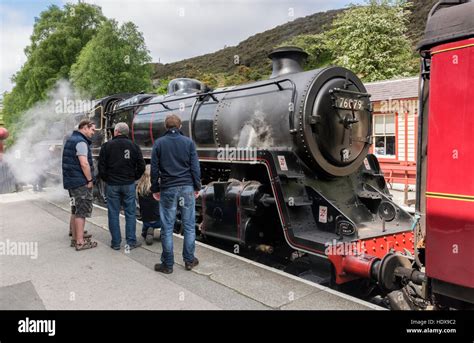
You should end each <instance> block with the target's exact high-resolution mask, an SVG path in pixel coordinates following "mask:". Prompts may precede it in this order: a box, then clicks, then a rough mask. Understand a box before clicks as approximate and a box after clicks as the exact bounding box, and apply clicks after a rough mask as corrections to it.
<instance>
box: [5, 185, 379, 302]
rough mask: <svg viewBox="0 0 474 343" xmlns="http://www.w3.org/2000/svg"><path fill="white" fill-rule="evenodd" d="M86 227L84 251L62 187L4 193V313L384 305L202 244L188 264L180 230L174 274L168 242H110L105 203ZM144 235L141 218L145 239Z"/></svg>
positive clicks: (175, 237)
mask: <svg viewBox="0 0 474 343" xmlns="http://www.w3.org/2000/svg"><path fill="white" fill-rule="evenodd" d="M86 229H87V230H88V231H89V232H90V233H92V235H93V239H94V240H95V241H97V242H98V243H99V245H98V247H97V248H94V249H90V250H86V251H80V252H77V251H75V249H74V248H71V247H70V246H69V244H70V237H69V236H68V230H69V199H68V198H67V197H66V192H65V191H64V190H57V189H56V190H55V189H47V190H46V191H45V192H42V193H33V192H32V191H31V190H25V191H23V192H19V193H11V194H3V195H0V254H1V255H2V256H1V258H0V310H42V309H46V310H127V309H128V310H219V309H223V310H381V309H382V308H381V307H379V306H376V305H373V304H370V303H367V302H364V301H362V300H360V299H357V298H354V297H351V296H348V295H345V294H341V293H339V292H336V291H334V290H332V289H329V288H326V287H323V286H321V285H318V284H315V283H312V282H310V281H307V280H303V279H300V278H298V277H295V276H292V275H289V274H286V273H284V272H282V271H279V270H277V269H274V268H271V267H268V266H265V265H261V264H258V263H256V262H253V261H250V260H247V259H245V258H242V257H240V256H238V255H234V254H231V253H228V252H225V251H222V250H219V249H217V248H214V247H212V246H209V245H206V244H203V243H201V242H196V256H197V257H198V258H199V261H200V264H199V265H198V266H197V267H196V268H194V269H193V270H192V271H186V270H185V269H184V263H183V261H182V257H181V250H182V242H183V240H182V237H181V236H179V235H175V236H174V252H175V262H176V264H175V266H174V272H173V273H172V274H169V275H165V274H161V273H157V272H155V271H154V269H153V268H154V265H155V263H158V262H159V260H160V254H161V243H160V242H159V241H155V243H154V244H153V245H151V246H147V245H145V244H144V242H143V245H142V247H140V248H137V249H134V250H131V251H126V250H125V249H124V248H123V246H122V249H121V250H120V251H115V250H113V249H111V248H110V247H109V245H110V234H109V231H108V229H107V212H106V210H105V209H102V208H99V207H94V210H93V213H92V218H90V219H88V221H87V223H86ZM121 229H122V232H123V229H124V218H121ZM139 232H141V224H140V223H137V237H139V239H140V240H141V239H142V238H141V236H139ZM122 237H124V235H123V234H122ZM122 244H123V243H122Z"/></svg>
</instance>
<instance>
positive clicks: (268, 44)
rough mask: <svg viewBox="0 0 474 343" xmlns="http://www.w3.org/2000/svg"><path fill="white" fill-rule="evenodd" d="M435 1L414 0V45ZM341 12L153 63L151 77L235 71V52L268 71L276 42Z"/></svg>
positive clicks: (321, 26) (316, 28) (318, 28)
mask: <svg viewBox="0 0 474 343" xmlns="http://www.w3.org/2000/svg"><path fill="white" fill-rule="evenodd" d="M436 2H437V0H415V1H413V7H412V13H411V18H410V23H409V28H408V29H409V33H408V35H409V37H410V39H411V40H412V42H413V45H415V44H416V43H417V42H418V40H419V39H420V37H421V36H422V34H423V30H424V27H425V23H426V17H427V15H428V12H429V10H430V9H431V7H432V6H433V5H434V3H436ZM342 11H344V10H343V9H339V10H331V11H327V12H320V13H315V14H312V15H309V16H307V17H303V18H298V19H295V20H294V21H291V22H288V23H285V24H283V25H280V26H277V27H275V28H273V29H271V30H267V31H264V32H261V33H257V34H255V35H253V36H251V37H249V38H247V39H246V40H244V41H242V42H240V43H239V44H238V45H237V46H232V47H227V48H225V49H221V50H218V51H216V52H213V53H209V54H205V55H201V56H197V57H193V58H189V59H185V60H182V61H178V62H173V63H168V64H159V63H155V64H153V67H154V75H153V79H166V78H174V77H185V76H188V77H193V76H194V74H196V73H212V74H217V73H226V74H232V73H237V67H236V66H235V65H234V64H233V60H234V55H239V57H240V62H241V65H245V66H247V67H250V68H251V69H252V70H253V71H255V72H257V73H259V74H262V75H265V74H269V73H270V72H271V63H270V61H269V59H268V58H267V57H266V56H267V55H268V53H269V52H270V51H271V50H273V48H274V47H275V46H276V45H278V44H280V43H282V42H284V41H287V40H289V39H290V38H292V37H294V36H298V35H302V34H317V33H321V32H322V31H324V30H325V28H327V27H328V26H329V25H330V24H331V22H332V20H333V19H334V17H335V16H336V15H337V14H339V13H341V12H342Z"/></svg>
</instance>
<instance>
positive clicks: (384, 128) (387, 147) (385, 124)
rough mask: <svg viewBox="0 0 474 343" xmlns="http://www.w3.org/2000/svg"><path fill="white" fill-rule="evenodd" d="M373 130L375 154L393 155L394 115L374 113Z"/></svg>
mask: <svg viewBox="0 0 474 343" xmlns="http://www.w3.org/2000/svg"><path fill="white" fill-rule="evenodd" d="M373 132H374V153H375V155H377V156H386V157H395V115H394V114H376V115H374V130H373Z"/></svg>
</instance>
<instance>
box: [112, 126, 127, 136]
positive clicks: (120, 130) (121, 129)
mask: <svg viewBox="0 0 474 343" xmlns="http://www.w3.org/2000/svg"><path fill="white" fill-rule="evenodd" d="M114 130H115V131H117V132H118V133H119V134H121V135H124V136H128V133H129V132H130V129H129V128H128V125H127V123H117V124H115V127H114Z"/></svg>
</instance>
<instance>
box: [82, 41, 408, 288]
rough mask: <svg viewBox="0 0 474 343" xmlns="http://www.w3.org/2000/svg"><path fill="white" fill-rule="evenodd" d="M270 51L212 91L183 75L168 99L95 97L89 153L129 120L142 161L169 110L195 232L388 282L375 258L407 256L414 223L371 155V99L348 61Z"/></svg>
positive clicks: (341, 274) (341, 279)
mask: <svg viewBox="0 0 474 343" xmlns="http://www.w3.org/2000/svg"><path fill="white" fill-rule="evenodd" d="M269 57H270V58H271V59H272V62H273V72H272V74H271V76H270V78H269V79H268V80H264V81H259V82H255V83H250V84H246V85H241V86H233V87H225V88H219V89H215V90H211V89H208V88H207V87H206V86H205V85H204V84H203V83H201V82H199V81H197V80H193V79H187V78H180V79H175V80H173V81H171V82H170V83H169V87H168V94H166V95H160V96H157V95H155V94H133V95H130V94H122V95H114V96H111V97H107V98H104V99H101V100H100V101H99V102H98V106H97V107H96V108H95V110H94V111H92V112H91V115H90V117H91V118H92V119H93V120H95V121H96V123H97V127H98V129H99V131H100V132H99V134H98V135H96V138H95V139H96V145H95V147H94V149H93V153H94V156H96V157H97V156H98V154H99V151H100V143H102V142H103V141H105V140H107V139H109V138H110V136H111V132H112V130H113V126H114V125H115V124H116V123H118V122H127V123H129V125H130V128H131V134H130V135H131V137H130V138H131V139H132V140H133V141H135V142H136V143H137V144H139V145H140V147H141V148H142V151H143V155H144V157H145V159H150V156H151V150H152V146H153V143H154V141H155V140H156V139H157V138H158V137H160V136H161V135H162V134H163V133H164V131H165V127H164V120H165V118H166V116H167V115H169V114H171V113H177V114H178V115H179V116H180V117H181V118H182V132H183V133H184V134H185V135H187V136H189V137H190V138H192V140H193V141H194V142H195V144H196V147H197V152H198V155H199V160H200V165H201V171H202V184H203V189H202V190H201V192H200V197H199V199H198V201H197V205H196V206H197V213H198V218H197V219H198V221H197V223H198V225H197V230H198V231H199V233H200V234H202V235H203V236H205V237H214V238H219V239H224V240H227V241H232V242H235V243H236V244H239V245H244V246H247V247H261V246H265V247H268V249H269V250H270V251H271V250H273V249H274V248H280V247H285V248H288V250H289V251H293V252H294V251H298V252H303V253H306V254H311V255H315V256H319V257H324V258H329V260H330V261H331V263H332V265H333V267H334V281H335V283H336V284H343V283H346V282H348V281H351V280H354V279H356V278H360V277H363V278H369V279H370V278H372V277H375V278H376V279H377V280H385V279H389V277H388V276H386V275H385V273H389V274H390V273H392V272H393V271H392V270H391V268H388V267H386V266H385V263H386V262H384V260H382V259H383V258H384V256H386V255H387V253H389V252H397V253H398V254H403V255H404V256H408V257H411V256H413V253H414V250H413V234H412V232H413V226H414V219H413V217H412V216H411V215H410V214H408V213H407V212H406V211H405V210H404V209H402V208H401V207H399V206H398V205H397V204H395V203H394V202H393V201H392V199H391V196H390V193H389V191H388V189H387V186H386V183H385V180H384V177H383V174H382V172H381V170H380V166H379V163H378V161H377V158H376V157H375V156H374V155H372V154H369V153H368V150H369V146H370V145H371V139H372V134H371V131H372V117H371V103H370V95H369V94H367V91H366V89H365V87H364V85H363V84H362V82H361V81H360V80H359V78H358V77H357V76H356V75H355V74H354V73H353V72H351V71H350V70H347V69H345V68H341V67H327V68H323V69H316V70H310V71H303V68H302V63H303V61H304V59H305V58H306V57H307V54H306V53H305V52H304V51H302V50H301V49H299V48H295V47H286V48H279V49H276V50H274V51H273V52H272V53H270V55H269ZM100 189H103V186H100V187H99V190H100ZM397 256H398V255H397ZM388 262H390V261H388ZM388 262H387V263H388ZM384 266H385V267H384ZM384 287H386V288H388V289H390V288H391V287H393V286H392V285H391V284H389V283H388V282H387V283H386V284H385V285H384Z"/></svg>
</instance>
